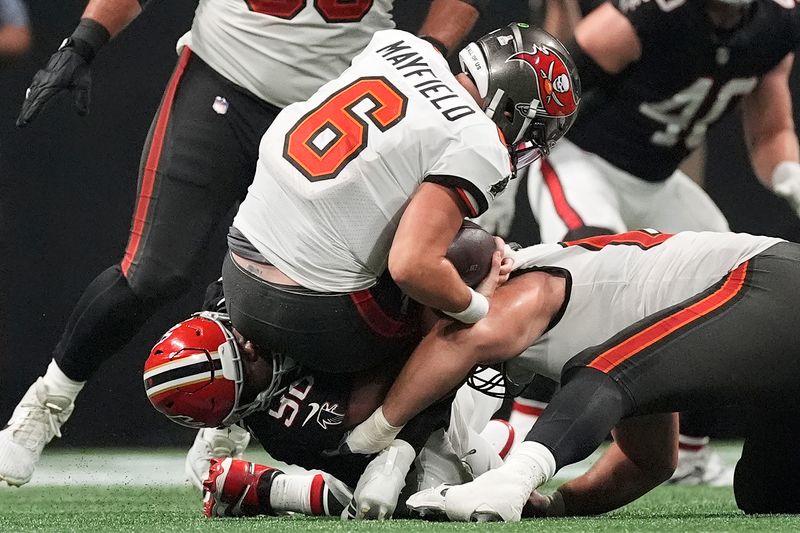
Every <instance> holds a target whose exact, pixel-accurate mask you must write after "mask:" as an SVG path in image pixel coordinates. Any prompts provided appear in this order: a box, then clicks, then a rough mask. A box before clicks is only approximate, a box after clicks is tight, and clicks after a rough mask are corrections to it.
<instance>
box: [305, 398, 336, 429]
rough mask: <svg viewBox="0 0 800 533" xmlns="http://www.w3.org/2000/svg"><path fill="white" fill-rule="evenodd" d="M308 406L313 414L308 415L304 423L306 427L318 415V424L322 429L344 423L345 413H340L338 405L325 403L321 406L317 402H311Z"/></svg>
mask: <svg viewBox="0 0 800 533" xmlns="http://www.w3.org/2000/svg"><path fill="white" fill-rule="evenodd" d="M308 405H309V407H311V412H310V413H308V416H306V419H305V421H303V425H304V426H305V425H306V423H307V422H308V421H309V420H311V418H312V417H313V416H314V415H317V424H319V425H320V427H321V428H322V429H328V427H329V426H338V425H339V424H341V423H342V422H344V413H340V412H338V409H339V404H338V403H330V402H325V403H323V404H322V405H320V404H318V403H316V402H311V403H309V404H308Z"/></svg>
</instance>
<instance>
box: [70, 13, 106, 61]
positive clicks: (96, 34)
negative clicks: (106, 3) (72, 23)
mask: <svg viewBox="0 0 800 533" xmlns="http://www.w3.org/2000/svg"><path fill="white" fill-rule="evenodd" d="M109 40H111V33H109V31H108V30H107V29H106V27H105V26H103V25H102V24H100V23H99V22H97V21H96V20H92V19H88V18H83V19H81V21H80V23H79V24H78V27H77V28H75V31H73V32H72V35H70V37H69V39H67V40H66V41H65V42H64V44H63V45H62V48H63V47H71V48H73V49H74V50H75V52H77V53H78V55H80V56H81V57H82V58H83V59H85V60H86V62H87V63H91V62H92V59H94V56H96V55H97V52H99V51H100V49H101V48H102V47H103V46H104V45H105V44H106V43H107V42H108V41H109Z"/></svg>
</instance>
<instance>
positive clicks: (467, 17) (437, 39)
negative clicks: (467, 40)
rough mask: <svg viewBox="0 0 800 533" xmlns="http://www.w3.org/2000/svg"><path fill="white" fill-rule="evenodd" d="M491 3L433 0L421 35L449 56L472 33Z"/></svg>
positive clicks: (474, 0) (482, 1) (485, 0)
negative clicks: (476, 22) (479, 18)
mask: <svg viewBox="0 0 800 533" xmlns="http://www.w3.org/2000/svg"><path fill="white" fill-rule="evenodd" d="M489 3H490V0H433V1H432V2H431V7H430V9H429V10H428V15H427V17H425V20H424V22H423V23H422V27H421V28H420V30H419V35H420V36H421V37H423V38H426V39H427V40H429V41H430V42H431V44H433V45H434V46H435V47H436V48H437V49H438V50H439V51H440V52H441V53H442V55H444V56H447V55H449V54H450V53H451V52H452V51H453V50H455V49H456V47H457V46H458V45H459V43H461V41H462V40H463V39H464V37H466V35H467V34H468V33H469V32H470V30H471V29H472V27H473V26H474V25H475V21H477V20H478V17H479V16H480V13H481V11H483V10H485V9H486V8H488V6H489Z"/></svg>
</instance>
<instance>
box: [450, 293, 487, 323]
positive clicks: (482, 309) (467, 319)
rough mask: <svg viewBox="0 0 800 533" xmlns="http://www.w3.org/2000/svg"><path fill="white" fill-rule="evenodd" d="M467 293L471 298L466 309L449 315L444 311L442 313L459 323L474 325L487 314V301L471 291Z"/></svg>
mask: <svg viewBox="0 0 800 533" xmlns="http://www.w3.org/2000/svg"><path fill="white" fill-rule="evenodd" d="M469 292H470V295H471V298H470V300H469V305H468V306H467V308H466V309H464V310H463V311H459V312H457V313H451V312H449V311H444V310H443V311H442V312H443V313H444V314H446V315H447V316H449V317H452V318H455V319H456V320H458V321H459V322H463V323H464V324H474V323H475V322H477V321H478V320H480V319H481V318H483V317H485V316H486V315H487V314H488V313H489V299H488V298H486V296H484V295H483V294H481V293H479V292H477V291H475V290H473V289H469Z"/></svg>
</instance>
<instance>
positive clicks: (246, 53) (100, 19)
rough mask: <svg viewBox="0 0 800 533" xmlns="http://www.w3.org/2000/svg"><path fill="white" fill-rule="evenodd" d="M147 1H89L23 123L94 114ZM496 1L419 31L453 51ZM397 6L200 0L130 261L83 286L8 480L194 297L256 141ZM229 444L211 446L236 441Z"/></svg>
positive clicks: (358, 1) (447, 9) (36, 387)
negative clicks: (103, 68)
mask: <svg viewBox="0 0 800 533" xmlns="http://www.w3.org/2000/svg"><path fill="white" fill-rule="evenodd" d="M146 3H147V2H146V1H145V0H138V1H137V0H91V1H90V2H89V4H88V5H87V7H86V9H85V11H84V13H83V18H82V19H81V21H80V23H79V24H78V26H77V28H76V29H75V31H74V32H73V34H72V35H71V36H70V37H69V38H67V39H66V40H65V41H64V42H63V43H62V45H61V47H60V48H59V49H58V51H57V52H56V53H55V54H53V56H52V57H51V58H50V61H49V63H48V64H47V65H46V66H45V68H43V69H42V70H40V71H39V72H38V73H37V74H36V75H35V76H34V79H33V82H32V83H31V87H30V89H29V91H28V93H27V95H26V99H25V102H24V103H23V106H22V110H21V112H20V115H19V118H18V120H17V123H18V125H20V126H25V125H27V124H28V123H29V122H30V121H32V120H33V119H34V118H35V117H36V116H37V115H38V114H39V113H40V112H41V111H42V109H43V108H44V107H46V105H47V104H48V102H49V101H50V100H51V99H52V98H53V97H54V96H56V95H57V94H59V93H71V94H72V95H73V97H74V103H75V107H76V109H77V111H78V113H79V114H86V113H87V112H88V110H89V98H90V89H91V76H90V63H91V61H92V59H93V58H94V57H95V55H96V54H97V53H98V52H99V51H100V49H101V48H102V47H103V46H104V45H105V44H106V43H107V42H108V41H109V40H110V39H111V38H113V37H114V36H116V35H117V34H118V33H119V32H120V31H122V30H123V29H124V28H125V27H126V26H127V25H128V24H129V23H130V22H131V21H132V20H133V19H134V18H135V17H136V16H138V14H139V13H140V12H141V10H142V8H143V7H144V5H145V4H146ZM487 4H488V0H486V1H482V0H432V3H431V9H430V11H429V13H428V18H427V19H426V22H425V23H424V24H423V26H422V29H421V33H422V35H424V36H426V37H425V38H427V39H428V40H429V42H430V43H431V44H432V45H433V46H434V47H435V48H436V49H437V50H439V51H440V52H442V53H447V52H448V51H449V50H450V49H452V48H453V47H454V46H456V44H457V43H458V42H459V41H460V39H461V38H462V37H463V36H464V35H465V34H466V32H467V31H468V30H469V29H470V28H471V27H472V25H473V23H474V22H475V20H476V18H477V17H478V13H479V10H480V9H485V8H486V5H487ZM391 9H392V1H391V0H355V1H353V2H346V3H345V2H338V1H324V0H320V1H316V2H312V1H310V0H290V1H286V2H270V1H263V0H200V2H199V4H198V7H197V10H196V12H195V18H194V21H193V23H192V28H191V30H190V31H189V32H188V33H187V34H186V35H184V36H183V37H182V38H181V39H180V41H179V42H178V52H179V55H180V57H179V60H178V63H177V66H176V68H175V71H174V73H173V75H172V77H171V78H170V80H169V82H168V84H167V87H166V89H165V92H164V96H163V99H162V102H161V106H160V108H159V110H158V112H157V114H156V116H155V118H154V120H153V123H152V126H151V129H150V133H149V135H148V137H147V140H146V142H145V147H144V150H143V154H142V160H141V167H140V171H139V186H138V198H137V202H136V207H135V211H134V215H133V220H132V223H131V230H130V237H129V240H128V245H127V248H126V250H125V253H124V256H123V257H122V260H121V261H120V263H118V264H116V265H113V266H111V267H109V268H108V269H106V270H105V271H103V272H102V273H101V274H100V275H98V276H97V277H96V278H95V279H94V281H92V282H91V283H90V284H89V286H88V287H87V288H86V289H85V291H84V293H83V295H82V297H81V298H80V299H79V301H78V303H77V304H76V306H75V308H74V310H73V312H72V314H71V317H70V318H69V320H68V322H67V324H66V326H65V329H64V333H63V335H62V338H61V341H60V342H59V343H58V345H57V346H56V348H55V350H54V353H53V360H52V361H51V363H50V365H49V366H48V368H47V371H46V373H45V375H44V376H43V377H42V378H40V379H39V380H37V381H36V382H35V383H34V384H33V385H32V386H31V388H30V389H29V390H28V392H27V393H26V394H25V395H24V396H23V398H22V400H21V401H20V403H19V405H18V406H17V408H16V409H15V410H14V413H13V414H12V416H11V419H10V420H9V422H8V425H7V426H6V428H5V429H4V430H3V431H1V432H0V479H2V480H5V481H6V482H7V483H8V484H10V485H23V484H25V483H27V482H28V481H29V480H30V478H31V476H32V474H33V471H34V468H35V465H36V462H37V461H38V459H39V456H40V454H41V452H42V450H43V448H44V446H45V445H46V444H47V443H48V442H49V441H50V440H51V439H52V438H53V436H57V435H60V428H61V426H62V425H63V424H64V422H66V420H67V419H68V418H69V416H70V414H71V413H72V410H73V408H74V400H75V398H76V397H77V396H78V394H79V393H80V391H81V389H82V388H83V386H84V384H85V383H86V381H87V380H88V379H89V378H90V377H91V376H92V375H93V373H94V372H95V371H96V370H97V368H98V367H99V366H100V365H101V364H102V363H103V362H104V361H105V360H107V359H108V358H110V357H111V356H112V355H114V354H115V353H116V352H117V351H118V350H119V349H121V348H122V347H123V346H124V345H125V344H126V343H127V342H128V341H129V340H130V339H131V338H132V337H133V336H134V335H135V334H136V333H137V332H138V331H139V330H140V328H141V327H142V325H143V324H144V322H145V321H146V320H147V319H148V318H149V317H150V316H151V315H152V314H153V313H154V312H155V311H156V310H157V309H158V308H159V306H161V305H163V304H164V303H166V302H169V301H171V300H173V299H175V298H177V297H178V296H180V295H181V294H183V293H184V292H185V291H186V290H187V289H188V287H189V286H190V283H191V282H192V281H193V279H194V278H195V273H194V268H195V264H196V262H197V259H198V257H199V255H200V254H202V253H203V252H204V250H205V244H206V242H207V240H208V238H209V237H210V234H211V232H212V230H213V228H214V227H215V226H216V225H217V224H218V223H219V222H220V221H221V220H222V218H223V216H224V215H225V214H226V213H227V212H228V211H229V210H230V209H231V208H232V207H233V206H234V204H235V203H236V202H237V201H239V200H241V199H242V198H243V197H244V195H245V192H246V190H247V187H248V185H249V184H250V182H251V181H252V178H253V174H254V172H255V162H256V159H257V157H258V143H259V141H260V139H261V137H262V135H263V134H264V132H265V131H266V129H267V127H268V126H269V125H270V123H271V122H272V120H273V119H274V118H275V117H276V116H277V114H278V112H279V111H280V108H282V107H283V106H286V105H287V104H290V103H292V102H295V101H298V100H303V99H305V98H308V97H309V96H311V94H313V92H314V91H315V90H316V89H318V88H319V87H320V86H321V85H322V84H323V83H325V82H326V81H328V80H330V79H332V78H335V77H336V76H338V75H339V74H341V72H343V71H344V70H345V68H346V67H347V66H348V64H349V62H350V60H351V59H352V57H353V56H354V55H355V54H356V53H357V52H359V51H360V50H361V49H363V48H364V46H365V45H366V44H367V43H368V42H369V40H370V38H371V37H372V34H373V33H374V32H375V31H377V30H383V29H387V28H391V27H393V25H394V24H393V22H392V19H391ZM212 148H213V149H212ZM175 213H183V214H185V215H187V216H191V219H192V223H191V224H186V223H185V221H184V218H183V217H177V216H175ZM211 433H212V432H210V433H209V435H211ZM228 436H229V435H227V434H225V435H220V437H221V440H220V442H214V443H211V444H210V445H209V446H210V447H213V446H217V445H224V446H229V447H230V446H234V447H236V446H237V443H236V442H232V441H231V440H230V439H227V437H228Z"/></svg>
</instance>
